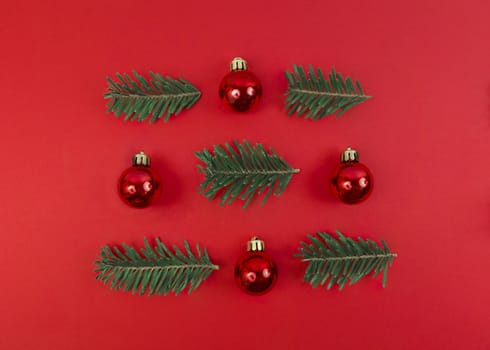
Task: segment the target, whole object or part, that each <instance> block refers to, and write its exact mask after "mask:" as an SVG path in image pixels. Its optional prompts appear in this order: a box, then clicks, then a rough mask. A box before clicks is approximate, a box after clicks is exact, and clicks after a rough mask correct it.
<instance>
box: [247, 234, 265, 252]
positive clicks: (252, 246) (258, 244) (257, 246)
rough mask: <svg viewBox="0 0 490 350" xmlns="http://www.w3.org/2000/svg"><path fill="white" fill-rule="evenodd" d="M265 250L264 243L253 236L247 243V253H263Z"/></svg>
mask: <svg viewBox="0 0 490 350" xmlns="http://www.w3.org/2000/svg"><path fill="white" fill-rule="evenodd" d="M264 250H265V244H264V241H263V240H261V239H259V237H257V236H254V237H252V239H251V240H250V241H248V242H247V251H248V252H263V251H264Z"/></svg>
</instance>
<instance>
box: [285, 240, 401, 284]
mask: <svg viewBox="0 0 490 350" xmlns="http://www.w3.org/2000/svg"><path fill="white" fill-rule="evenodd" d="M336 233H337V238H335V237H334V236H332V235H330V234H328V233H325V232H318V236H313V235H308V238H309V240H310V243H305V242H301V245H302V247H301V248H299V251H300V253H299V254H296V255H295V256H296V257H299V258H302V261H306V262H308V267H307V269H306V272H305V275H304V278H303V279H304V281H305V282H308V283H310V284H311V285H312V286H313V287H314V288H316V287H318V286H323V285H325V284H326V288H327V289H330V288H331V287H332V286H333V285H334V284H337V285H338V286H339V289H342V288H343V287H344V286H345V284H346V283H347V282H348V281H349V285H352V284H354V283H356V282H358V281H359V280H360V279H361V278H363V277H365V276H367V275H369V274H370V273H372V272H374V274H373V277H376V276H377V275H378V274H379V273H381V272H383V287H385V286H386V279H387V275H388V266H391V264H392V262H393V259H394V258H395V257H396V256H397V255H396V254H394V253H391V252H390V249H389V248H388V246H387V245H386V243H385V242H384V241H383V240H381V243H382V247H380V246H379V245H378V244H376V243H375V242H374V241H372V240H370V239H367V240H364V239H362V238H360V237H359V238H357V241H355V240H353V239H352V238H348V237H345V236H343V235H342V233H340V232H339V231H336ZM327 281H328V283H327Z"/></svg>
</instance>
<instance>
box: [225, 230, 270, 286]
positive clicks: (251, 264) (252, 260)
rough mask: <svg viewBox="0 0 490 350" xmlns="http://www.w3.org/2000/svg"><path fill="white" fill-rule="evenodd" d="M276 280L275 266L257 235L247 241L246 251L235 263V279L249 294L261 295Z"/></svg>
mask: <svg viewBox="0 0 490 350" xmlns="http://www.w3.org/2000/svg"><path fill="white" fill-rule="evenodd" d="M276 280H277V267H276V264H275V263H274V260H272V258H271V256H270V255H269V254H267V253H265V252H264V242H263V241H261V240H259V239H258V238H257V237H254V238H252V240H251V241H249V242H248V251H247V252H246V253H245V254H243V255H242V256H241V257H240V258H239V259H238V261H237V263H236V265H235V281H236V283H237V285H238V287H240V289H241V290H243V291H244V292H246V293H248V294H250V295H262V294H265V293H267V292H268V291H270V290H271V288H272V287H273V286H274V284H275V283H276Z"/></svg>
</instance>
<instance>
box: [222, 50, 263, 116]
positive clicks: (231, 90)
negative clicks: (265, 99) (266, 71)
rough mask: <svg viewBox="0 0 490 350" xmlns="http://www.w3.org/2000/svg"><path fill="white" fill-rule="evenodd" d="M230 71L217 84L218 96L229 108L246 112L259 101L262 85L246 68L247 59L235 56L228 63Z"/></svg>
mask: <svg viewBox="0 0 490 350" xmlns="http://www.w3.org/2000/svg"><path fill="white" fill-rule="evenodd" d="M230 70H231V72H230V73H228V74H227V75H225V77H224V78H223V79H222V80H221V84H220V86H219V97H220V99H221V101H223V104H224V105H225V106H226V107H228V108H229V109H231V110H234V111H237V112H246V111H248V110H250V109H252V108H254V107H255V106H256V105H257V103H258V102H259V101H260V97H261V95H262V85H261V84H260V81H259V79H258V78H257V77H256V76H255V74H253V73H252V72H250V71H249V70H248V67H247V61H245V60H244V59H243V58H241V57H235V58H234V59H233V60H232V61H231V63H230Z"/></svg>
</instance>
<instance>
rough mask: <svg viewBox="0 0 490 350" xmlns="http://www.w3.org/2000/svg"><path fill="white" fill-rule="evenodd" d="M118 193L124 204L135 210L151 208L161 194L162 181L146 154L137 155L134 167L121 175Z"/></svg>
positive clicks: (134, 158) (134, 159)
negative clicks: (151, 166)
mask: <svg viewBox="0 0 490 350" xmlns="http://www.w3.org/2000/svg"><path fill="white" fill-rule="evenodd" d="M118 192H119V196H120V197H121V199H122V200H123V202H124V203H126V204H127V205H129V206H131V207H134V208H145V207H147V206H149V205H150V204H151V203H152V202H153V201H154V200H155V199H156V198H157V197H158V195H159V194H160V180H159V178H158V176H157V174H156V173H155V172H154V171H153V170H152V169H151V168H150V157H148V156H147V155H146V154H145V153H144V152H140V153H139V154H136V155H135V156H134V157H133V166H132V167H130V168H128V169H126V170H124V172H123V173H122V174H121V177H120V178H119V183H118Z"/></svg>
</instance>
